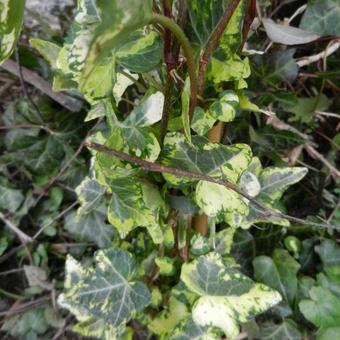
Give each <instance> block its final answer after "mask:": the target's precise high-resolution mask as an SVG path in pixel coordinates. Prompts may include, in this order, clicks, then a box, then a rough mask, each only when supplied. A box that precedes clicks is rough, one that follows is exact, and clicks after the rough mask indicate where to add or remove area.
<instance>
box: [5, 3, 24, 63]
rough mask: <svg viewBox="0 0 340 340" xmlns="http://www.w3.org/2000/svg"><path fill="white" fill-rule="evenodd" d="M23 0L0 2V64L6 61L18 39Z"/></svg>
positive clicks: (22, 14)
mask: <svg viewBox="0 0 340 340" xmlns="http://www.w3.org/2000/svg"><path fill="white" fill-rule="evenodd" d="M24 10H25V0H2V1H1V2H0V13H1V14H0V64H1V63H2V62H3V61H5V60H6V59H8V58H9V57H10V56H11V54H12V52H13V50H14V48H15V44H16V41H17V39H18V37H19V34H20V30H21V25H22V21H23V18H24Z"/></svg>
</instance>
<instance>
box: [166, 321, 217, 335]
mask: <svg viewBox="0 0 340 340" xmlns="http://www.w3.org/2000/svg"><path fill="white" fill-rule="evenodd" d="M169 339H170V340H189V339H190V340H201V339H206V340H219V339H221V334H219V332H217V331H216V329H213V328H212V327H202V326H199V325H197V324H196V323H195V322H194V321H193V320H192V318H189V319H188V320H185V321H183V322H182V323H181V324H179V325H178V326H177V327H176V328H175V329H174V330H173V332H172V334H171V336H170V338H169Z"/></svg>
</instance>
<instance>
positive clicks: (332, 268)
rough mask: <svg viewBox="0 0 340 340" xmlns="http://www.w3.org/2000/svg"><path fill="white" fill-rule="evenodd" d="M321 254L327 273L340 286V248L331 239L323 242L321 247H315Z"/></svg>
mask: <svg viewBox="0 0 340 340" xmlns="http://www.w3.org/2000/svg"><path fill="white" fill-rule="evenodd" d="M315 251H316V252H317V253H318V254H319V256H320V258H321V261H322V264H323V269H324V271H325V273H326V274H327V275H328V276H329V277H330V278H331V279H333V280H334V281H335V282H338V283H339V284H340V247H339V246H338V244H337V243H336V242H335V241H333V240H329V239H324V240H322V242H321V244H320V245H319V246H316V247H315Z"/></svg>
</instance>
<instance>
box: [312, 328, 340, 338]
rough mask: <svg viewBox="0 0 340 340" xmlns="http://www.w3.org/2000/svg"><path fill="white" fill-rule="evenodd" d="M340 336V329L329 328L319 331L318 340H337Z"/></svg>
mask: <svg viewBox="0 0 340 340" xmlns="http://www.w3.org/2000/svg"><path fill="white" fill-rule="evenodd" d="M339 334H340V327H328V328H323V329H321V330H319V332H318V333H317V337H316V340H337V339H338V338H339Z"/></svg>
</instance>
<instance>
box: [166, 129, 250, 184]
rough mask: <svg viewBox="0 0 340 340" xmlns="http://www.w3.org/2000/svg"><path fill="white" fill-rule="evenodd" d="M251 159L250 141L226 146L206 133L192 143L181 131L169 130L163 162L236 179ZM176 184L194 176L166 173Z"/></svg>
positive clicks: (186, 181)
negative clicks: (170, 131) (212, 139)
mask: <svg viewBox="0 0 340 340" xmlns="http://www.w3.org/2000/svg"><path fill="white" fill-rule="evenodd" d="M250 159H251V150H250V148H249V146H248V145H245V144H234V145H231V146H226V145H222V144H215V143H211V142H209V140H208V139H207V138H205V137H202V136H193V138H192V144H190V143H188V142H187V140H186V139H185V137H184V135H183V134H181V133H168V134H167V135H166V137H165V141H164V148H163V154H162V163H163V164H164V165H169V166H173V167H176V168H179V169H183V170H187V171H192V172H196V173H197V172H198V173H201V174H205V175H209V176H212V177H215V178H226V179H228V180H229V181H231V182H234V183H235V182H236V181H237V180H238V178H239V177H240V175H241V174H242V172H243V171H244V170H245V169H246V168H247V166H248V164H249V162H250ZM163 176H164V177H165V179H166V180H167V181H169V182H170V183H171V184H173V185H181V184H185V183H191V182H192V180H190V179H187V178H179V177H178V176H173V175H169V174H163Z"/></svg>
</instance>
